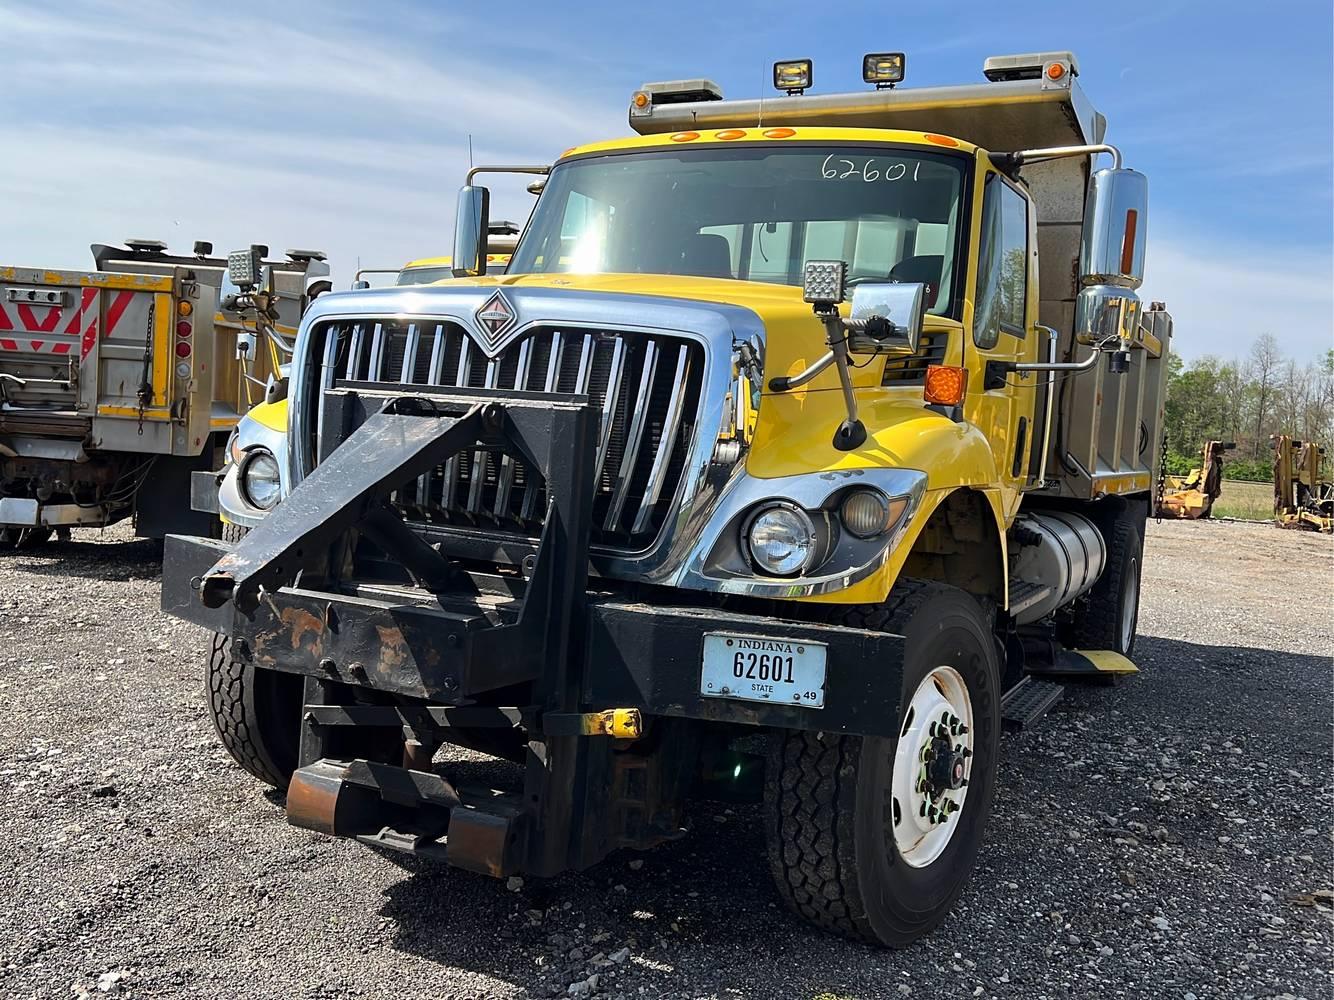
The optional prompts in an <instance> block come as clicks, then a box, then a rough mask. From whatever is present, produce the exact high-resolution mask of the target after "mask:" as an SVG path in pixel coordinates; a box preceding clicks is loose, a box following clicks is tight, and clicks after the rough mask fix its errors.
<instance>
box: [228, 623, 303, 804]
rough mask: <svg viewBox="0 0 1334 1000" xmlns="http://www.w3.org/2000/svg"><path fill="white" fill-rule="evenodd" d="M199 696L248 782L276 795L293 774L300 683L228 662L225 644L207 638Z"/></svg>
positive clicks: (298, 736)
mask: <svg viewBox="0 0 1334 1000" xmlns="http://www.w3.org/2000/svg"><path fill="white" fill-rule="evenodd" d="M205 687H206V690H205V693H206V694H207V696H208V707H209V714H210V715H211V716H212V717H213V727H214V728H215V729H216V730H217V731H218V738H219V739H221V740H222V745H223V746H224V747H226V748H227V752H228V753H229V754H231V755H232V759H233V760H235V761H236V763H238V764H240V765H241V767H242V768H243V769H244V770H245V771H246V772H247V773H249V774H250V775H252V776H253V777H256V778H258V779H259V780H260V781H262V782H264V783H265V784H268V785H272V786H273V787H274V788H277V789H279V790H282V789H285V788H286V787H287V784H288V782H289V781H291V780H292V772H293V771H295V770H296V764H297V755H298V750H299V743H300V739H301V705H302V700H303V699H302V694H303V690H304V688H303V683H302V679H301V678H300V677H299V676H297V675H296V674H284V673H279V672H278V671H276V670H264V669H261V668H257V667H255V666H253V665H252V664H249V663H243V662H241V661H240V660H237V659H235V658H234V657H233V656H232V644H231V641H230V640H229V639H228V638H227V637H226V636H222V635H214V636H213V647H212V650H211V651H210V654H209V658H208V670H207V674H206V682H205Z"/></svg>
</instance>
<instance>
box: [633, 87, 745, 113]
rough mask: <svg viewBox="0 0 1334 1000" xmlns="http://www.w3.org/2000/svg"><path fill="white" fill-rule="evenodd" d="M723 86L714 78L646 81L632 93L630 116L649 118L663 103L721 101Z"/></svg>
mask: <svg viewBox="0 0 1334 1000" xmlns="http://www.w3.org/2000/svg"><path fill="white" fill-rule="evenodd" d="M722 99H723V91H722V88H721V87H719V86H718V85H717V84H716V83H714V82H713V81H712V80H706V79H703V78H698V79H693V80H665V81H662V82H661V83H645V84H643V85H641V86H640V88H639V89H638V90H636V91H635V92H634V93H633V94H631V95H630V117H631V118H647V117H649V116H651V115H652V114H653V108H654V107H655V106H657V105H661V104H692V103H695V102H697V101H721V100H722Z"/></svg>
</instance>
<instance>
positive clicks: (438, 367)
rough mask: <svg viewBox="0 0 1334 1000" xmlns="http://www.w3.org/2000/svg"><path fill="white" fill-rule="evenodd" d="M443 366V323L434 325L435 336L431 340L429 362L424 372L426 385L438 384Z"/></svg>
mask: <svg viewBox="0 0 1334 1000" xmlns="http://www.w3.org/2000/svg"><path fill="white" fill-rule="evenodd" d="M444 368H445V324H444V323H437V324H436V325H435V338H434V339H433V340H432V342H431V364H430V369H429V371H428V372H427V374H426V382H427V384H428V385H440V384H441V379H443V378H444Z"/></svg>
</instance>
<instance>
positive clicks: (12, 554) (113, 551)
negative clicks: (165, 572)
mask: <svg viewBox="0 0 1334 1000" xmlns="http://www.w3.org/2000/svg"><path fill="white" fill-rule="evenodd" d="M0 565H3V566H6V567H8V568H10V569H13V570H19V571H21V572H24V573H31V574H33V575H34V576H59V577H71V576H72V577H77V578H79V579H81V580H154V579H157V578H159V577H160V576H162V542H160V541H158V540H156V539H152V538H136V539H132V540H129V541H114V542H100V543H99V542H87V541H81V540H80V539H78V538H74V539H71V540H70V541H68V542H57V541H50V542H47V543H46V544H45V545H43V546H41V548H37V549H31V550H22V549H20V550H18V551H13V550H11V551H9V552H4V553H0Z"/></svg>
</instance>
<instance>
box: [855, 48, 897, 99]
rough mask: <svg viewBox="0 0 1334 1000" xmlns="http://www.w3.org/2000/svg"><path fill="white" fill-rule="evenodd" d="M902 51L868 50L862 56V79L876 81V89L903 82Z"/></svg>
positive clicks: (867, 81)
mask: <svg viewBox="0 0 1334 1000" xmlns="http://www.w3.org/2000/svg"><path fill="white" fill-rule="evenodd" d="M903 69H904V60H903V53H902V52H868V53H867V54H866V55H864V56H862V80H864V81H865V82H866V83H874V84H875V89H876V90H884V89H885V88H886V87H893V86H894V84H896V83H902V82H903Z"/></svg>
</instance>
